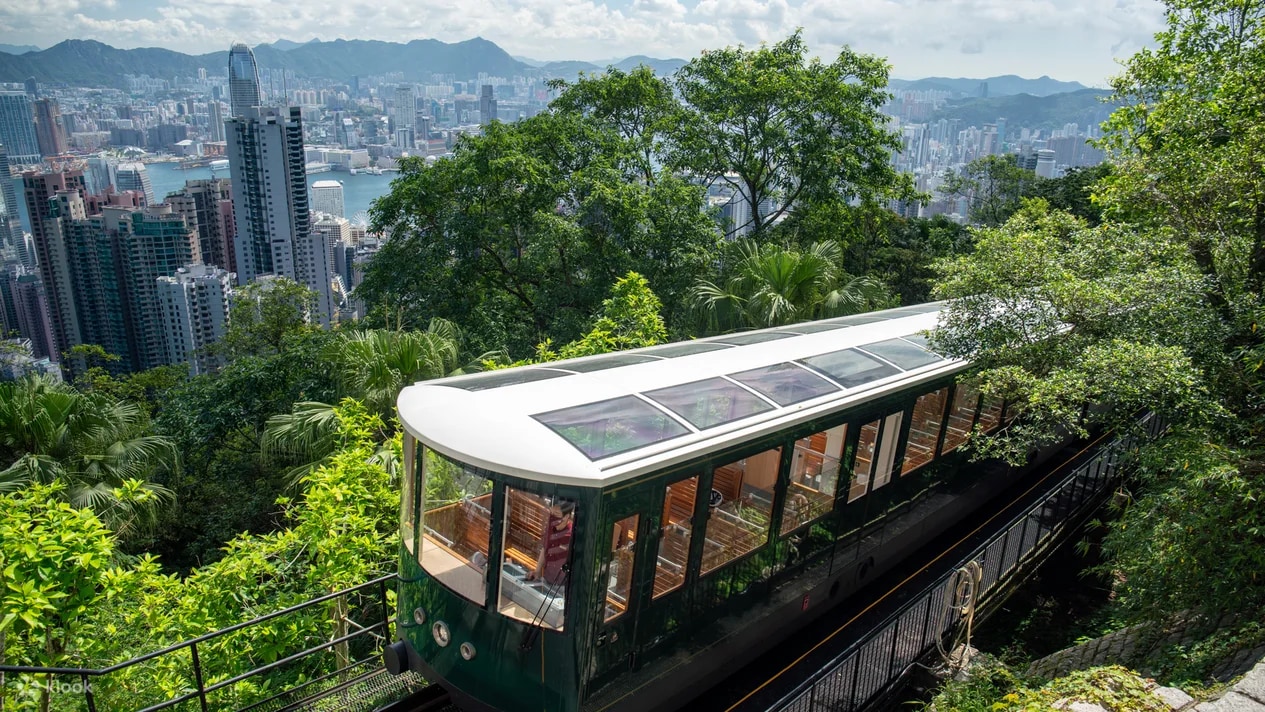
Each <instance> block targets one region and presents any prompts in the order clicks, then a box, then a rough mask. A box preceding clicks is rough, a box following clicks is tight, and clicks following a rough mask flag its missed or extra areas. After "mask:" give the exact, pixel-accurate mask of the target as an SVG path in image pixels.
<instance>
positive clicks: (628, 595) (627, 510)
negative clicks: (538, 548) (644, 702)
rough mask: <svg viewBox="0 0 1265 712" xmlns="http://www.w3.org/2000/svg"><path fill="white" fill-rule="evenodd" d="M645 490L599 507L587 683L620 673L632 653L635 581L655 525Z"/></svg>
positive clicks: (639, 577)
mask: <svg viewBox="0 0 1265 712" xmlns="http://www.w3.org/2000/svg"><path fill="white" fill-rule="evenodd" d="M644 494H645V488H638V487H629V488H628V489H626V490H624V491H622V492H617V493H615V496H614V498H613V499H612V500H609V501H607V502H606V503H604V504H603V506H602V510H603V514H602V528H601V529H600V530H599V535H598V536H599V539H598V541H599V546H600V547H601V549H602V554H601V555H602V558H601V559H600V561H601V562H602V563H601V565H600V566H599V568H598V576H599V578H598V582H597V583H598V585H597V587H596V588H597V589H598V590H599V591H602V592H603V594H604V595H601V596H600V600H601V606H600V610H599V611H597V612H596V621H595V623H596V626H597V635H596V636H595V638H594V647H593V667H592V670H593V674H592V675H591V679H594V680H597V681H602V680H605V679H609V678H610V677H613V676H615V675H618V674H622V673H623V672H626V671H627V670H628V669H629V667H630V666H631V664H632V655H633V651H634V650H635V649H636V648H635V645H634V643H635V642H636V637H637V636H636V619H637V614H638V609H639V608H640V606H639V603H640V601H639V599H640V598H641V593H642V592H641V590H640V587H639V586H638V582H639V581H640V580H643V579H644V578H645V576H643V575H639V573H640V571H639V570H641V569H644V568H645V565H646V556H645V553H644V552H645V549H646V546H647V540H648V538H649V537H647V536H646V532H647V531H652V527H653V526H654V525H655V522H654V521H652V520H653V519H654V517H653V516H647V515H646V512H647V511H652V510H651V509H650V508H649V507H647V506H646V503H645V501H643V497H644Z"/></svg>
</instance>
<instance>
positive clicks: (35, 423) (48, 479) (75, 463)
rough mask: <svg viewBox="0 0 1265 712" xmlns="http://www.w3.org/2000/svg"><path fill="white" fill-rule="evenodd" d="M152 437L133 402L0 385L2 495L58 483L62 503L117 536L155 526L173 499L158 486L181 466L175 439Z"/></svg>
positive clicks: (41, 386)
mask: <svg viewBox="0 0 1265 712" xmlns="http://www.w3.org/2000/svg"><path fill="white" fill-rule="evenodd" d="M149 430H150V429H149V418H148V416H147V415H146V413H145V411H144V410H143V409H142V408H141V407H140V406H139V405H137V404H136V403H133V402H127V401H119V400H115V399H113V398H111V397H109V396H107V395H104V394H100V393H82V392H80V391H78V390H76V389H75V388H74V387H72V386H68V385H65V384H62V383H59V382H56V381H52V380H51V379H47V378H42V377H28V378H25V379H23V380H21V381H13V382H8V383H0V464H3V465H4V466H5V469H4V470H0V492H13V491H15V490H17V489H20V488H22V487H25V486H29V485H31V484H33V483H42V484H53V483H59V484H61V485H62V487H61V488H59V489H58V490H57V491H58V492H59V494H60V496H62V497H64V498H65V499H66V501H68V502H70V503H71V504H72V505H74V506H75V507H79V508H90V509H92V510H93V511H95V512H96V513H97V514H98V516H100V517H101V518H102V519H103V520H104V521H105V522H107V523H108V525H109V526H110V527H111V528H112V529H113V530H114V531H116V532H119V533H123V534H127V533H130V532H131V531H132V530H133V528H135V527H138V526H145V525H148V524H152V523H153V521H154V519H155V517H156V515H157V512H158V507H159V506H160V505H162V504H163V503H166V502H169V501H170V499H171V492H170V491H169V490H168V489H167V488H166V487H163V486H162V485H161V484H158V482H157V479H158V478H159V477H160V476H163V475H166V474H169V473H171V472H174V471H175V470H176V468H177V464H178V459H179V458H178V456H177V450H176V448H175V444H174V443H173V442H172V441H171V440H170V439H168V438H165V437H162V436H160V435H152V434H149Z"/></svg>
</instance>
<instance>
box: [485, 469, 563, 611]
mask: <svg viewBox="0 0 1265 712" xmlns="http://www.w3.org/2000/svg"><path fill="white" fill-rule="evenodd" d="M574 532H575V502H574V501H572V500H569V499H564V498H562V497H542V496H541V495H537V494H532V493H530V492H523V491H522V490H518V489H515V488H513V487H508V486H507V487H506V488H505V545H504V547H502V550H503V552H504V553H503V556H502V558H501V577H500V586H501V590H500V595H499V597H498V599H497V610H499V611H500V612H501V613H502V614H504V615H506V616H509V617H510V618H514V619H517V620H520V621H525V622H527V623H531V624H533V625H538V626H541V627H544V628H551V629H553V630H562V623H563V618H564V617H565V613H566V599H567V596H566V591H567V583H568V581H569V579H570V577H571V541H572V538H573V536H574Z"/></svg>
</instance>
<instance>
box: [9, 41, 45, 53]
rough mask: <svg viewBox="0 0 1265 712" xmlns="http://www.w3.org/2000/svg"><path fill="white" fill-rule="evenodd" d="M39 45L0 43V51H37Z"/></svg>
mask: <svg viewBox="0 0 1265 712" xmlns="http://www.w3.org/2000/svg"><path fill="white" fill-rule="evenodd" d="M38 51H40V48H39V47H36V46H35V45H11V44H2V43H0V52H4V53H5V54H26V53H27V52H38Z"/></svg>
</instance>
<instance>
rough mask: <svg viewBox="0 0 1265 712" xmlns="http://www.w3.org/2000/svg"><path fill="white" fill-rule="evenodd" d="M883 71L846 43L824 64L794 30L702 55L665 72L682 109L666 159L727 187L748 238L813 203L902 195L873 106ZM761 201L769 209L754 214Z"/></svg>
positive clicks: (879, 100) (908, 192) (880, 95)
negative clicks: (743, 210)
mask: <svg viewBox="0 0 1265 712" xmlns="http://www.w3.org/2000/svg"><path fill="white" fill-rule="evenodd" d="M887 73H888V67H887V63H886V62H885V61H883V60H882V59H880V58H877V57H873V56H870V55H864V54H857V53H855V52H853V51H852V50H851V49H849V48H848V47H844V48H843V49H842V50H841V51H840V53H839V56H838V57H837V58H835V60H834V61H833V62H831V63H829V64H826V63H823V62H822V61H821V60H819V59H815V58H813V59H809V56H808V47H807V45H805V43H804V41H803V37H802V36H801V33H800V32H799V31H796V32H795V34H793V35H791V36H790V37H788V38H786V39H785V40H782V41H781V42H777V43H774V44H771V45H761V46H760V47H758V48H756V49H751V50H748V49H745V48H743V47H741V46H738V47H727V48H725V49H721V50H713V51H709V52H704V53H703V54H702V55H700V56H698V57H695V58H694V59H692V60H690V62H689V63H688V64H686V65H685V66H684V67H682V68H681V70H680V71H679V72H678V73H677V75H676V78H675V86H676V90H677V92H678V94H679V95H680V97H681V102H682V105H683V110H682V113H681V115H680V117H679V119H678V122H679V123H678V125H677V126H676V127H675V128H674V130H673V131H672V137H671V142H672V147H671V148H670V150H669V156H670V159H669V160H670V163H671V164H672V165H674V166H676V167H678V168H680V169H683V170H686V171H689V172H691V173H693V174H695V175H698V176H701V177H704V178H706V179H707V180H709V181H721V182H724V183H727V184H728V185H729V186H731V187H732V188H733V189H734V190H735V191H737V193H738V195H740V196H742V198H744V199H746V200H747V201H748V204H749V205H750V206H751V208H752V209H751V223H750V226H749V227H750V228H751V232H752V233H753V235H754V237H755V239H756V240H758V241H763V239H764V233H765V232H766V230H767V229H768V228H769V227H770V226H771V225H772V224H773V223H774V222H775V221H777V220H778V219H780V218H782V217H783V216H784V215H787V214H788V213H790V212H793V211H796V210H800V209H811V206H813V205H816V204H820V203H847V202H848V201H851V200H853V199H860V200H862V201H870V200H876V199H886V198H905V197H910V196H912V194H913V190H912V186H911V184H910V182H909V180H908V178H907V177H905V176H900V175H898V174H897V173H896V172H895V171H894V170H893V169H892V167H891V165H890V160H889V159H890V152H891V151H892V150H894V149H896V148H897V147H898V146H899V143H898V142H897V139H896V136H895V135H894V134H893V133H891V132H889V131H888V130H887V120H886V118H885V117H884V116H883V115H882V113H881V112H880V108H881V107H882V105H883V103H884V102H885V101H886V100H887V98H888V94H887V92H886V86H887ZM766 201H772V204H773V205H774V206H775V207H773V209H771V210H765V212H761V211H762V210H764V208H762V205H763V204H765V202H766ZM734 227H742V226H734ZM825 237H826V236H825V235H819V236H815V237H814V238H813V239H823V238H825ZM652 283H653V282H652Z"/></svg>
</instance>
